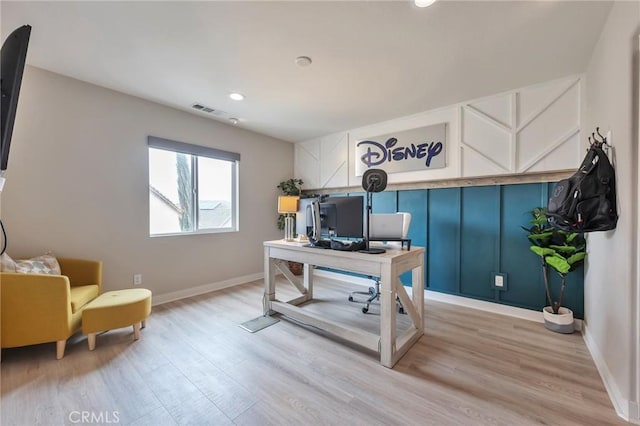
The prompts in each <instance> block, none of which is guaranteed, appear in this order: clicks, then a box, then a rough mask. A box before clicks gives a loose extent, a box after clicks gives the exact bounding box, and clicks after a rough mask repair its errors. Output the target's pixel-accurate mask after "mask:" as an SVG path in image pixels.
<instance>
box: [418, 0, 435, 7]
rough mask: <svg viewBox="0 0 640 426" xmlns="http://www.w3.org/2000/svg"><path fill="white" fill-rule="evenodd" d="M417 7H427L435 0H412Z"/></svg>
mask: <svg viewBox="0 0 640 426" xmlns="http://www.w3.org/2000/svg"><path fill="white" fill-rule="evenodd" d="M414 2H415V4H416V6H418V7H428V6H431V5H432V4H434V3H435V2H436V0H414Z"/></svg>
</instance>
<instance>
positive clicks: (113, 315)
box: [82, 288, 151, 351]
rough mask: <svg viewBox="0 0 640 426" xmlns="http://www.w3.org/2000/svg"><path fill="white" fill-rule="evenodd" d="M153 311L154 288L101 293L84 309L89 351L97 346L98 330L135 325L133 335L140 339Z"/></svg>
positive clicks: (83, 324) (83, 330)
mask: <svg viewBox="0 0 640 426" xmlns="http://www.w3.org/2000/svg"><path fill="white" fill-rule="evenodd" d="M150 313H151V291H149V290H147V289H146V288H128V289H125V290H116V291H107V292H106V293H103V294H101V295H100V296H98V297H97V298H95V299H94V300H92V301H91V302H89V304H88V305H87V306H86V307H85V308H84V309H83V311H82V332H83V333H84V334H86V335H87V336H88V340H89V350H90V351H92V350H94V349H95V347H96V333H98V332H100V331H106V330H112V329H114V328H121V327H128V326H130V325H133V337H134V339H135V340H138V339H139V338H140V328H144V326H145V320H146V319H147V317H148V316H149V314H150Z"/></svg>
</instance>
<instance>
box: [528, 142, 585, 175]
mask: <svg viewBox="0 0 640 426" xmlns="http://www.w3.org/2000/svg"><path fill="white" fill-rule="evenodd" d="M580 150H581V147H580V137H579V133H575V134H574V135H573V136H571V137H570V138H569V139H567V140H566V141H565V142H564V143H562V144H560V145H559V146H558V147H556V148H555V149H554V150H552V151H551V152H549V153H547V155H544V156H542V157H540V158H539V159H538V161H536V162H535V163H533V164H532V165H531V166H530V167H529V168H528V169H527V173H535V172H547V171H549V170H564V169H577V168H578V167H579V166H580V162H581V161H582V157H583V156H584V154H586V151H583V152H582V153H581V152H580Z"/></svg>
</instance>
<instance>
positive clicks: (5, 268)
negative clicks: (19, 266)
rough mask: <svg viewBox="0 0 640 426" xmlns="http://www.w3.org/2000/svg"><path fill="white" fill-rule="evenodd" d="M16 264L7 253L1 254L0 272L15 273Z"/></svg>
mask: <svg viewBox="0 0 640 426" xmlns="http://www.w3.org/2000/svg"><path fill="white" fill-rule="evenodd" d="M15 271H16V262H15V261H14V260H13V259H12V258H10V257H9V255H8V254H7V253H2V257H1V258H0V272H15Z"/></svg>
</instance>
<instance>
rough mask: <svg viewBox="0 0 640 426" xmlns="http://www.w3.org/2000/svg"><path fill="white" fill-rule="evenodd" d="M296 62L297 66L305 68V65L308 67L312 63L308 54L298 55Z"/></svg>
mask: <svg viewBox="0 0 640 426" xmlns="http://www.w3.org/2000/svg"><path fill="white" fill-rule="evenodd" d="M294 62H295V63H296V65H297V66H299V67H300V68H304V67H308V66H309V65H311V62H312V61H311V58H310V57H308V56H298V57H297V58H296V59H295V60H294Z"/></svg>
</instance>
